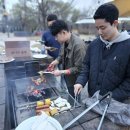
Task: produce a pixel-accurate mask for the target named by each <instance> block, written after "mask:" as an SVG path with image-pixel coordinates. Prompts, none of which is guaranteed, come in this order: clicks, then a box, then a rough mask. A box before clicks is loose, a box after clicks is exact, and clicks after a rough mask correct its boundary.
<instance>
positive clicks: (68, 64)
mask: <svg viewBox="0 0 130 130" xmlns="http://www.w3.org/2000/svg"><path fill="white" fill-rule="evenodd" d="M50 30H51V33H52V35H54V36H55V38H56V39H57V40H58V42H59V43H60V44H61V45H62V47H61V51H60V54H59V56H58V58H56V59H55V60H54V61H53V62H52V63H51V64H50V65H49V68H48V69H49V70H50V71H53V74H54V75H55V76H61V75H64V79H65V82H66V84H67V88H68V91H69V93H70V94H71V95H72V96H73V97H74V96H75V95H74V87H73V86H74V83H75V81H76V79H77V76H78V74H79V72H80V70H81V66H82V61H83V59H84V56H85V53H86V46H85V43H84V42H83V40H81V39H80V38H79V37H78V36H76V35H74V34H73V33H71V32H70V29H69V27H68V25H67V23H65V22H64V21H63V20H57V21H55V22H54V23H53V24H52V26H51V28H50ZM59 63H61V64H62V67H63V68H62V69H61V70H54V67H55V66H56V65H58V64H59Z"/></svg>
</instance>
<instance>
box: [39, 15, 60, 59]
mask: <svg viewBox="0 0 130 130" xmlns="http://www.w3.org/2000/svg"><path fill="white" fill-rule="evenodd" d="M55 20H57V16H56V15H55V14H49V15H48V16H47V25H48V30H46V31H45V32H44V33H43V35H42V41H45V42H44V45H45V49H46V50H47V53H48V54H49V55H50V56H52V57H53V58H54V59H55V58H57V57H58V55H59V50H60V44H59V43H58V41H57V40H55V37H54V36H53V35H52V34H51V32H50V26H51V25H52V23H53V22H54V21H55Z"/></svg>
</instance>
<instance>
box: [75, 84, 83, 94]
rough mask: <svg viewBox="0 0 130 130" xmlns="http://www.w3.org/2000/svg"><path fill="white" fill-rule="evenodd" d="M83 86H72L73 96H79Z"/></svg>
mask: <svg viewBox="0 0 130 130" xmlns="http://www.w3.org/2000/svg"><path fill="white" fill-rule="evenodd" d="M82 88H83V86H82V85H81V84H75V85H74V93H75V95H77V94H79V93H80V92H81V90H82Z"/></svg>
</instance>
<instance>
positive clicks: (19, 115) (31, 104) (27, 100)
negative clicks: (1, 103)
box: [12, 75, 79, 126]
mask: <svg viewBox="0 0 130 130" xmlns="http://www.w3.org/2000/svg"><path fill="white" fill-rule="evenodd" d="M33 78H34V79H38V78H39V76H35V77H33ZM60 85H61V84H60V83H59V81H58V80H57V79H56V78H55V76H54V75H46V82H43V83H41V84H40V85H38V86H37V85H36V84H34V83H33V82H32V77H27V78H22V79H17V80H15V81H14V85H13V87H12V90H13V91H12V92H13V98H14V109H15V112H16V119H15V120H16V122H17V124H16V126H17V125H18V124H19V123H21V122H22V121H23V120H25V119H27V118H29V117H32V116H35V115H36V113H35V107H36V101H39V100H44V99H47V98H50V99H51V100H54V99H57V98H58V97H59V96H61V97H62V98H64V99H67V100H68V102H69V103H70V104H71V106H73V104H74V99H73V97H72V96H71V95H70V94H69V93H67V92H65V91H64V92H63V91H62V92H60V91H59V90H58V88H59V87H60ZM28 86H33V87H34V88H35V89H37V90H39V91H41V90H44V92H45V95H43V96H42V97H40V98H35V97H32V96H28V91H27V90H28ZM77 106H79V104H78V103H77Z"/></svg>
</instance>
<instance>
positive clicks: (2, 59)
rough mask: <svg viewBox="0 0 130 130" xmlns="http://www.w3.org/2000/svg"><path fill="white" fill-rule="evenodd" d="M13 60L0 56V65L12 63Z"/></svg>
mask: <svg viewBox="0 0 130 130" xmlns="http://www.w3.org/2000/svg"><path fill="white" fill-rule="evenodd" d="M14 60H15V59H14V58H13V57H9V56H6V55H0V63H8V62H12V61H14Z"/></svg>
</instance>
